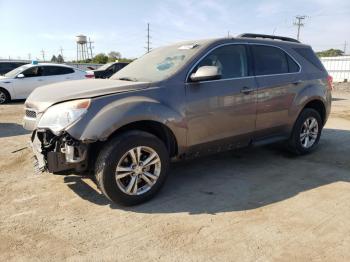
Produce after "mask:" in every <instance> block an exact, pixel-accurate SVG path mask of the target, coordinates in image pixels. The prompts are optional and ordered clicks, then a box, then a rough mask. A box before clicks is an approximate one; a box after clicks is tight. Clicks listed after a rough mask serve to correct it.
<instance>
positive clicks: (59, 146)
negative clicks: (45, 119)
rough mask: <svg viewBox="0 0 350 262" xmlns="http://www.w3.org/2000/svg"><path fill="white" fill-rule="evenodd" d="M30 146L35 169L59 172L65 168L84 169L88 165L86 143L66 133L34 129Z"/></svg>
mask: <svg viewBox="0 0 350 262" xmlns="http://www.w3.org/2000/svg"><path fill="white" fill-rule="evenodd" d="M31 147H32V149H33V152H34V155H35V159H36V163H35V166H36V169H38V170H40V171H48V172H50V173H59V172H62V171H67V170H75V171H78V172H82V171H85V170H86V169H87V167H88V157H87V155H88V154H87V153H88V148H89V145H88V144H84V143H82V142H80V141H77V140H75V139H74V138H72V137H71V136H70V135H69V134H68V133H62V134H61V135H59V136H56V135H54V134H53V133H52V132H51V131H49V130H45V129H37V130H34V132H33V133H32V137H31Z"/></svg>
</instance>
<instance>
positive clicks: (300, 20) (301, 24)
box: [293, 15, 306, 40]
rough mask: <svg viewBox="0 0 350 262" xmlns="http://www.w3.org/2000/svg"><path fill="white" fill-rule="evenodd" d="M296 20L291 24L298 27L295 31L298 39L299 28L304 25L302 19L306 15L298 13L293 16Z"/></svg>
mask: <svg viewBox="0 0 350 262" xmlns="http://www.w3.org/2000/svg"><path fill="white" fill-rule="evenodd" d="M295 18H296V19H297V21H295V22H294V23H293V24H294V25H295V26H297V27H298V33H297V40H299V39H300V28H301V27H302V26H304V23H303V20H304V19H305V18H306V15H298V16H296V17H295Z"/></svg>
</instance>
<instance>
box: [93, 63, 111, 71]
mask: <svg viewBox="0 0 350 262" xmlns="http://www.w3.org/2000/svg"><path fill="white" fill-rule="evenodd" d="M113 64H114V63H107V64H104V65H103V66H100V67H99V68H97V70H106V69H107V68H108V67H110V66H111V65H113Z"/></svg>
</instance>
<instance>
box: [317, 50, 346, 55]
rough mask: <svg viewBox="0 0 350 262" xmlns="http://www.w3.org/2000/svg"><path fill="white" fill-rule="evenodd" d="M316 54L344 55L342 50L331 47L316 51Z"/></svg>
mask: <svg viewBox="0 0 350 262" xmlns="http://www.w3.org/2000/svg"><path fill="white" fill-rule="evenodd" d="M316 54H317V55H318V56H319V57H328V56H342V55H344V52H343V51H342V50H339V49H333V48H332V49H328V50H324V51H321V52H317V53H316Z"/></svg>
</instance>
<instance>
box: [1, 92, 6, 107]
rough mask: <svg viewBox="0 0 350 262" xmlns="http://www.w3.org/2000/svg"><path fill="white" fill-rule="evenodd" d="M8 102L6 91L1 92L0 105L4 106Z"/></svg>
mask: <svg viewBox="0 0 350 262" xmlns="http://www.w3.org/2000/svg"><path fill="white" fill-rule="evenodd" d="M5 102H6V94H5V92H4V91H1V90H0V104H3V103H5Z"/></svg>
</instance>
